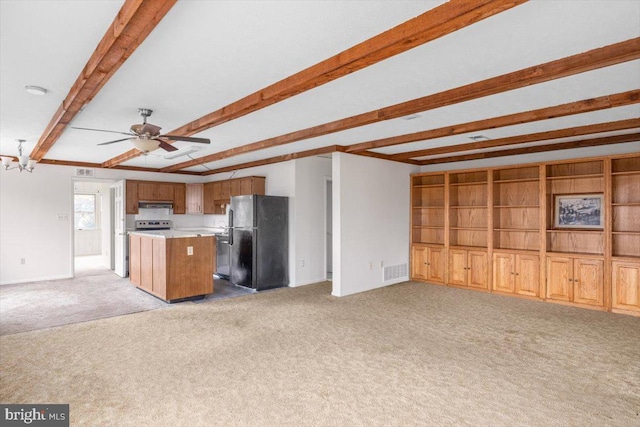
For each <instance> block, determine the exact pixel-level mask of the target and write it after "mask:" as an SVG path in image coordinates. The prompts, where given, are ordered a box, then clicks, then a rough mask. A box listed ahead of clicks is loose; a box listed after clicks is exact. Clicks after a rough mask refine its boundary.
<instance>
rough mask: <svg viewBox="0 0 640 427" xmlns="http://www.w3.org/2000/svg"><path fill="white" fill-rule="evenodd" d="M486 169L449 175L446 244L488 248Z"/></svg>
mask: <svg viewBox="0 0 640 427" xmlns="http://www.w3.org/2000/svg"><path fill="white" fill-rule="evenodd" d="M487 194H488V193H487V171H479V172H478V171H473V172H459V173H452V174H450V175H449V245H450V246H460V247H471V248H486V247H487V208H488V207H487Z"/></svg>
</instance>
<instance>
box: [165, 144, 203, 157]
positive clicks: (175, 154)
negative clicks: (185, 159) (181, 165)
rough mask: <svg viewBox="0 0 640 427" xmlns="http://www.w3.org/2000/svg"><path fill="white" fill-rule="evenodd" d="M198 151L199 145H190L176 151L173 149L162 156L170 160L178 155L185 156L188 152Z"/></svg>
mask: <svg viewBox="0 0 640 427" xmlns="http://www.w3.org/2000/svg"><path fill="white" fill-rule="evenodd" d="M198 151H200V147H194V146H191V147H187V148H185V149H184V150H178V151H174V152H173V153H171V154H167V155H166V156H164V158H165V159H167V160H172V159H176V158H178V157H182V156H186V155H188V154H192V153H196V152H198Z"/></svg>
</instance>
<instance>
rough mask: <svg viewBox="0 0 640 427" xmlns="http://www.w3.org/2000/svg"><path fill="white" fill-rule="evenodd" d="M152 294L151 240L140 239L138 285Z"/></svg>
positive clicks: (147, 238) (149, 238) (146, 238)
mask: <svg viewBox="0 0 640 427" xmlns="http://www.w3.org/2000/svg"><path fill="white" fill-rule="evenodd" d="M139 286H140V287H141V288H142V289H145V290H147V291H149V292H153V238H152V237H140V285H139Z"/></svg>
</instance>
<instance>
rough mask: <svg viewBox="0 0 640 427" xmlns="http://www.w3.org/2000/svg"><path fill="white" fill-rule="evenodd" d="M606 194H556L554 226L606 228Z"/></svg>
mask: <svg viewBox="0 0 640 427" xmlns="http://www.w3.org/2000/svg"><path fill="white" fill-rule="evenodd" d="M603 204H604V195H603V194H602V193H594V194H556V195H554V207H555V208H554V211H553V213H554V218H553V226H554V228H582V229H603V228H604V210H603V208H602V207H603Z"/></svg>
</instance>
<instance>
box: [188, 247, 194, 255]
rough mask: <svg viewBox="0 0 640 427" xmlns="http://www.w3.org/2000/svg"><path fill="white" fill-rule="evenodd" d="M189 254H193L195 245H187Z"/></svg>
mask: <svg viewBox="0 0 640 427" xmlns="http://www.w3.org/2000/svg"><path fill="white" fill-rule="evenodd" d="M187 255H193V246H187Z"/></svg>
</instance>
